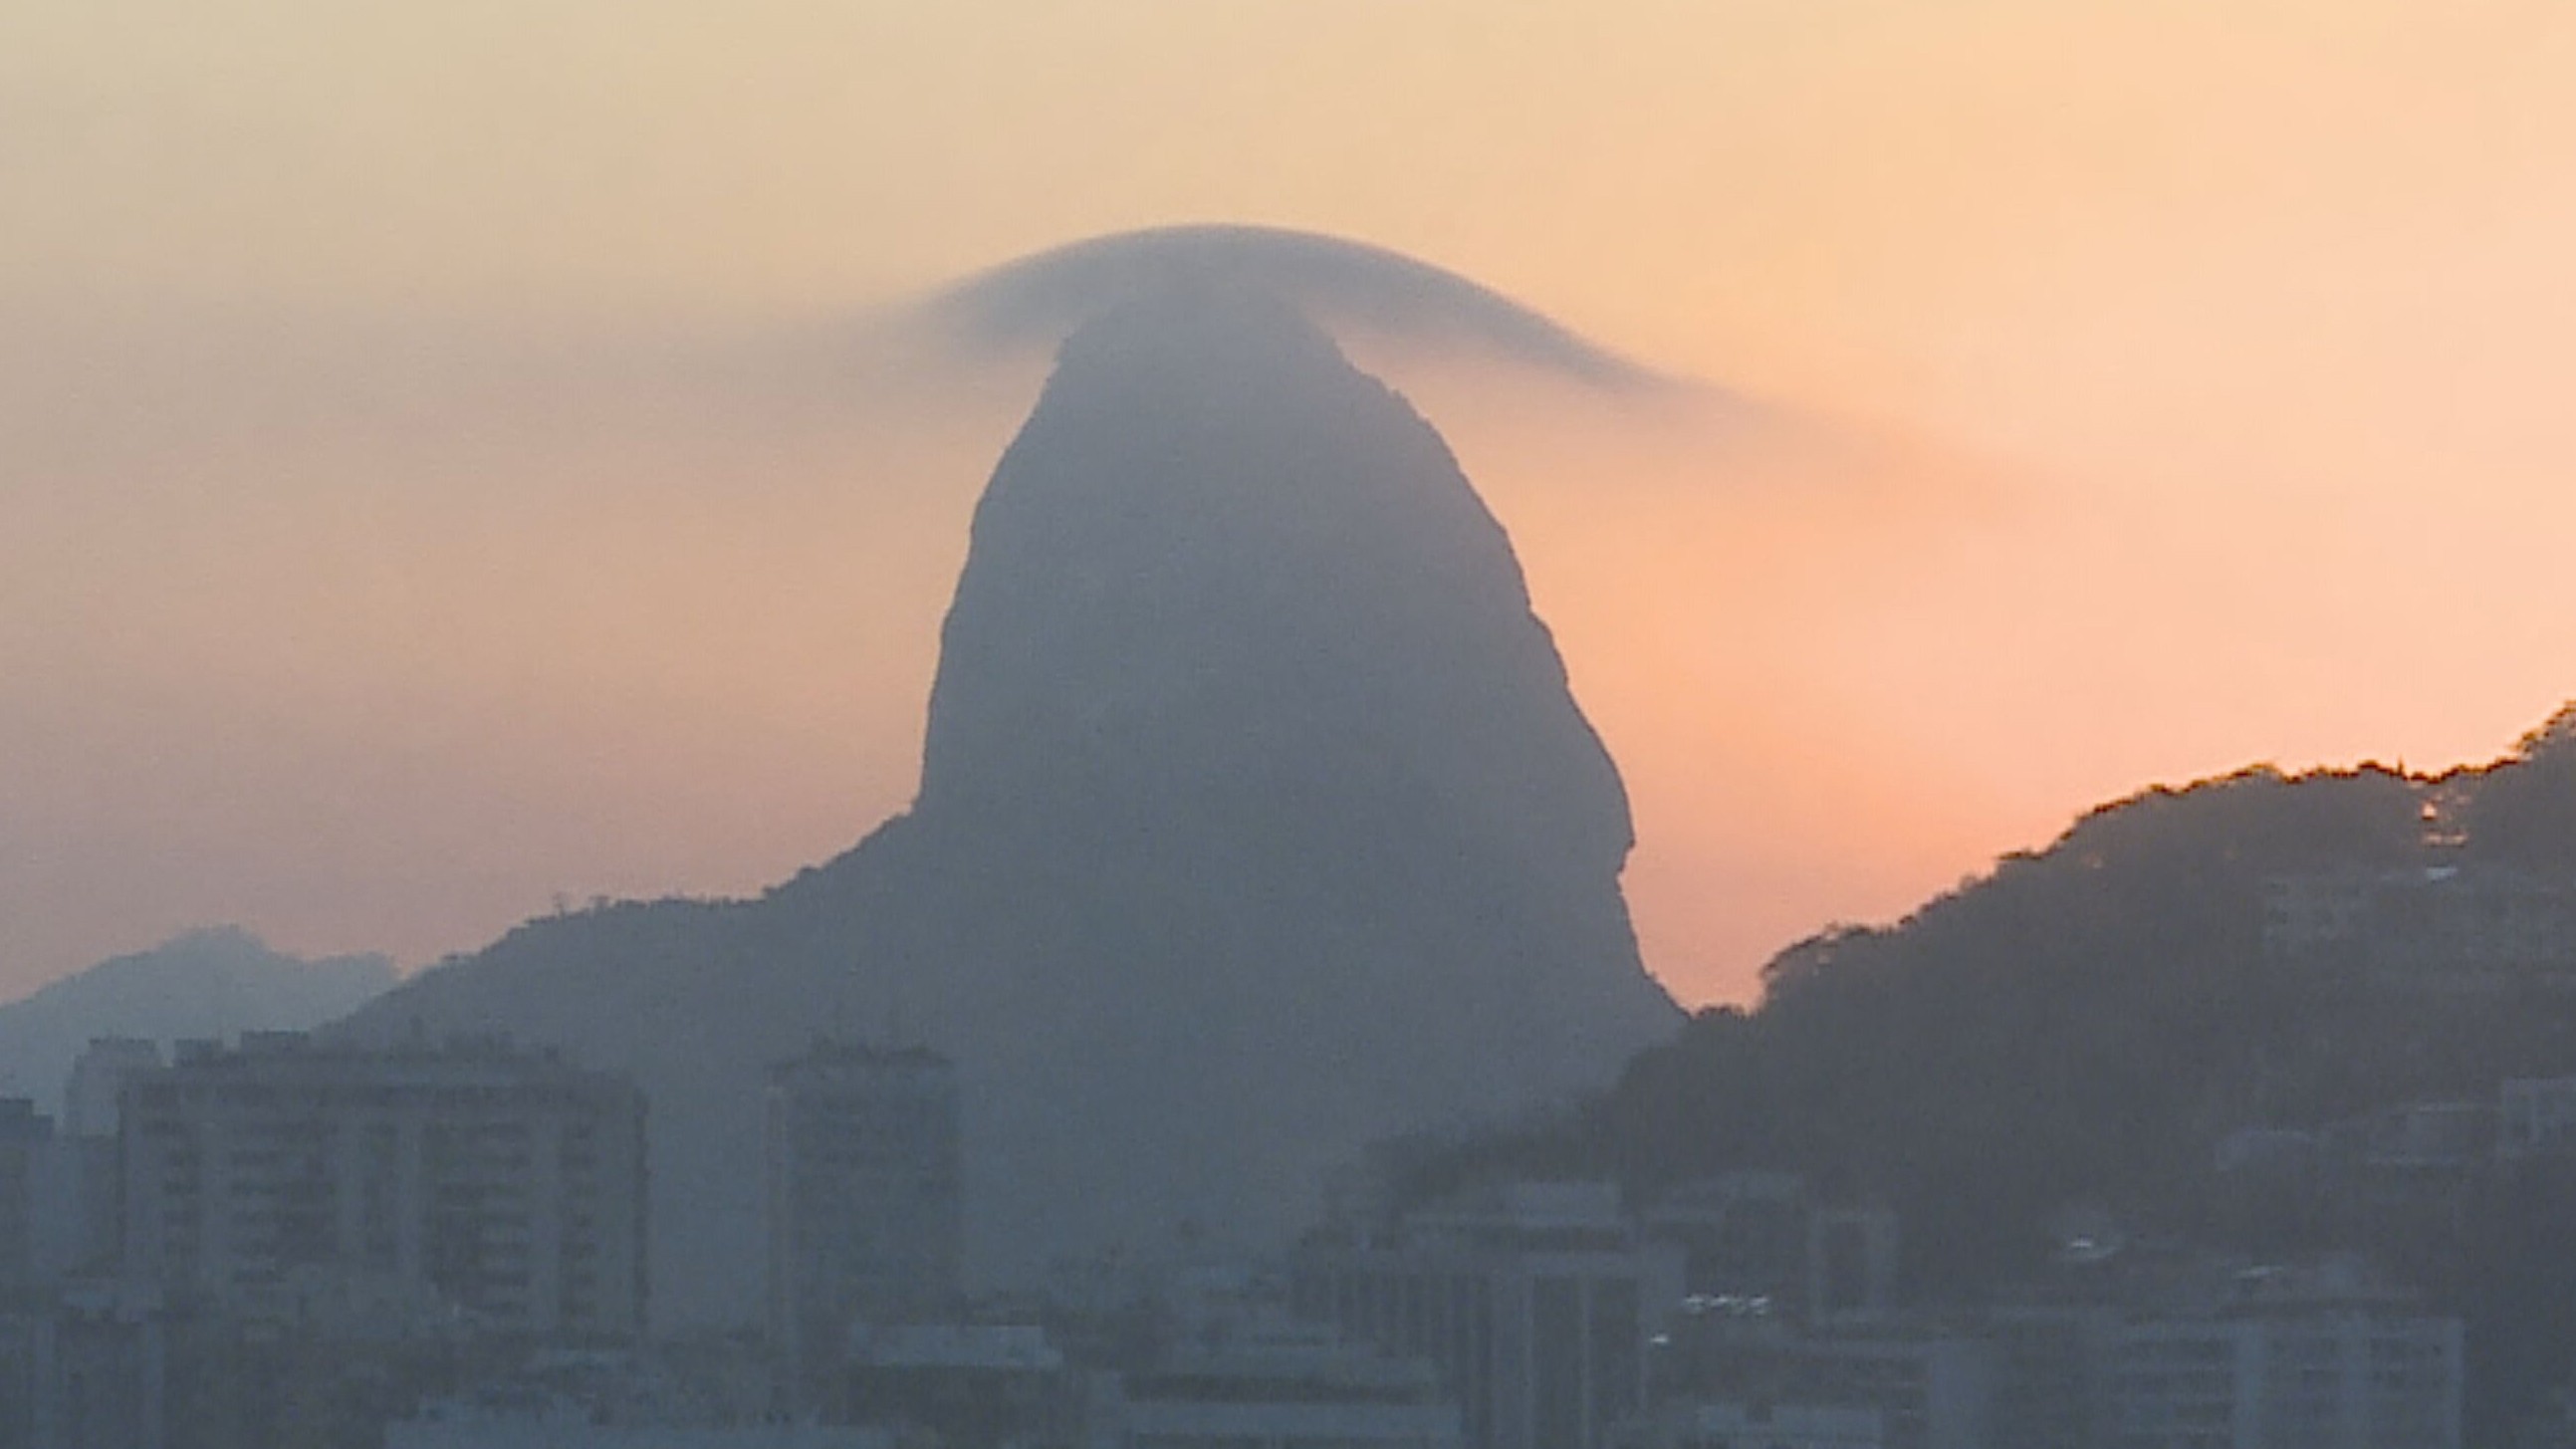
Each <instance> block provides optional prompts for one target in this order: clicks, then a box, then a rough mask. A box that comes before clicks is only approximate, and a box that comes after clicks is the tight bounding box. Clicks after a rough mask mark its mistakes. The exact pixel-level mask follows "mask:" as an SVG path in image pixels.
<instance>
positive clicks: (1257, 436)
mask: <svg viewBox="0 0 2576 1449" xmlns="http://www.w3.org/2000/svg"><path fill="white" fill-rule="evenodd" d="M1630 843H1631V829H1630V822H1629V815H1628V808H1627V800H1626V796H1625V793H1624V792H1623V790H1622V788H1621V786H1620V783H1619V778H1618V774H1617V771H1616V770H1615V768H1614V767H1613V765H1612V763H1611V761H1610V758H1609V756H1608V754H1607V752H1606V751H1605V750H1604V749H1603V747H1602V745H1601V742H1600V740H1599V739H1598V737H1597V736H1596V735H1595V734H1594V732H1593V730H1592V729H1591V727H1590V726H1589V724H1588V723H1586V721H1585V720H1584V718H1583V715H1582V714H1581V712H1580V711H1579V710H1578V709H1577V707H1576V705H1575V703H1574V701H1573V698H1572V696H1571V694H1570V692H1569V690H1568V688H1567V683H1566V676H1565V670H1564V666H1563V663H1562V661H1561V660H1560V659H1559V658H1558V656H1557V653H1556V650H1555V647H1554V644H1553V643H1552V641H1551V639H1550V637H1549V635H1548V633H1547V631H1546V629H1545V627H1544V626H1543V625H1542V624H1541V623H1540V622H1539V621H1538V619H1537V618H1536V617H1535V616H1534V615H1533V613H1532V612H1531V607H1530V601H1529V596H1528V592H1527V589H1526V587H1525V585H1524V583H1523V580H1522V576H1521V573H1520V569H1519V565H1518V564H1517V562H1516V561H1515V560H1514V558H1513V555H1512V551H1511V547H1510V544H1509V541H1508V540H1507V539H1506V537H1505V536H1504V533H1503V530H1502V528H1501V527H1500V525H1499V524H1497V523H1496V521H1495V520H1494V518H1493V516H1492V515H1491V514H1490V513H1489V512H1488V511H1487V510H1486V508H1485V507H1484V505H1483V503H1482V502H1481V501H1480V500H1479V499H1478V498H1477V496H1476V494H1475V492H1474V490H1473V489H1472V488H1471V487H1470V485H1469V484H1468V481H1467V479H1466V477H1465V476H1464V475H1463V474H1462V473H1461V471H1460V470H1459V467H1458V465H1457V463H1456V461H1455V460H1454V459H1453V458H1452V457H1451V455H1450V453H1449V451H1448V449H1447V447H1446V446H1445V444H1444V443H1443V442H1442V441H1441V439H1440V437H1439V435H1438V434H1437V433H1436V432H1434V431H1433V430H1432V428H1431V427H1430V425H1429V424H1427V423H1426V422H1424V421H1423V419H1422V418H1421V417H1420V416H1418V415H1417V414H1416V413H1415V412H1414V411H1413V410H1412V409H1411V408H1410V407H1409V406H1408V405H1407V404H1406V403H1405V402H1404V401H1403V400H1402V399H1401V398H1400V397H1398V396H1397V395H1396V394H1395V393H1394V392H1392V391H1391V390H1389V389H1388V388H1387V387H1386V386H1385V385H1383V384H1382V383H1380V382H1378V381H1377V380H1375V379H1373V378H1371V377H1369V376H1367V375H1366V374H1364V373H1362V372H1360V371H1359V370H1357V369H1356V368H1354V367H1352V366H1351V365H1350V364H1349V363H1348V362H1347V361H1346V360H1345V359H1344V358H1343V356H1342V355H1341V353H1340V351H1339V350H1338V349H1337V348H1336V346H1335V345H1334V343H1333V342H1332V340H1331V339H1330V338H1329V337H1327V336H1326V335H1325V334H1324V333H1323V332H1322V331H1320V330H1319V329H1318V328H1317V327H1316V326H1314V325H1313V324H1312V323H1311V322H1310V321H1309V320H1308V319H1307V318H1306V317H1305V316H1303V315H1302V314H1301V313H1300V312H1298V311H1297V310H1296V309H1295V308H1294V307H1292V306H1290V305H1288V304H1286V303H1284V302H1281V301H1278V300H1275V299H1273V298H1271V297H1269V296H1266V295H1264V294H1262V293H1259V292H1256V291H1249V290H1239V289H1235V288H1230V287H1225V286H1219V285H1205V286H1178V285H1176V286H1174V287H1172V288H1170V289H1167V290H1164V291H1162V292H1158V293H1155V294H1152V295H1147V296H1141V297H1136V298H1132V299H1129V300H1127V301H1125V302H1122V303H1120V304H1119V305H1117V306H1115V307H1113V308H1111V309H1110V310H1108V311H1106V312H1104V313H1103V314H1101V315H1099V316H1097V317H1094V318H1092V319H1091V320H1089V321H1087V322H1086V323H1084V324H1083V325H1082V326H1080V327H1079V328H1078V329H1077V330H1075V331H1074V332H1073V334H1072V335H1071V336H1070V337H1069V338H1068V339H1067V341H1066V342H1065V344H1064V346H1063V349H1062V351H1061V353H1060V355H1059V358H1058V362H1057V366H1056V369H1055V371H1054V374H1053V375H1052V377H1051V378H1050V380H1049V381H1048V383H1047V386H1046V388H1045V390H1044V392H1043V395H1042V396H1041V397H1040V399H1039V401H1038V403H1037V406H1036V409H1035V411H1034V412H1033V413H1032V415H1031V416H1030V417H1029V419H1028V421H1027V422H1026V424H1025V425H1024V427H1023V428H1022V430H1021V432H1020V434H1019V436H1018V437H1017V438H1016V440H1014V441H1013V442H1012V444H1011V445H1010V447H1009V449H1008V451H1007V452H1006V453H1005V454H1004V456H1003V458H1002V460H1001V462H1000V464H999V466H998V467H997V468H996V469H995V471H994V474H993V478H992V481H991V483H990V485H989V487H988V488H987V490H986V492H985V494H984V496H983V498H982V501H981V502H980V504H979V505H978V508H977V511H976V514H975V520H974V526H973V536H972V541H971V546H970V550H969V554H968V558H967V562H966V565H965V569H964V572H963V575H962V577H961V578H960V580H959V584H958V589H957V594H956V598H955V601H954V603H953V605H952V608H951V611H950V613H949V615H948V619H947V623H946V626H945V631H944V634H943V639H942V651H941V658H940V665H939V670H938V676H937V680H936V683H935V685H934V688H933V691H932V696H931V701H930V716H929V728H928V732H927V741H926V746H925V751H924V759H923V767H922V779H921V786H920V790H919V792H918V795H917V798H916V800H915V802H914V804H913V806H912V808H911V809H910V810H909V811H908V812H906V813H905V814H903V815H900V816H898V817H896V818H895V819H893V820H891V821H889V822H887V823H886V824H885V825H883V826H882V827H880V828H879V829H878V830H877V831H876V832H874V833H873V834H872V835H870V836H869V837H868V838H867V839H866V840H865V841H863V842H862V843H861V844H860V845H859V846H858V847H857V848H856V849H854V850H852V851H850V852H848V853H847V854H845V855H843V856H841V857H840V858H838V859H836V860H834V861H832V862H830V863H829V864H827V865H824V866H820V867H817V868H814V869H811V870H808V871H806V872H804V873H802V874H800V875H799V876H797V877H796V878H795V879H793V880H791V881H789V882H787V883H785V884H783V885H781V886H779V887H776V888H775V889H773V890H771V891H770V892H769V893H768V894H766V895H765V896H763V897H762V898H760V899H758V900H756V901H745V902H722V903H699V902H660V903H652V904H626V905H617V906H610V907H604V908H601V909H598V910H594V911H589V912H584V913H581V914H577V915H569V916H562V917H557V918H554V919H549V920H543V921H537V922H532V923H530V924H528V925H526V926H524V927H522V928H520V929H519V930H517V931H515V932H513V933H511V935H509V936H508V937H506V938H504V939H503V940H502V941H500V942H498V943H496V944H495V945H494V946H492V947H491V948H490V949H488V950H486V951H485V952H483V953H482V954H480V955H479V956H477V957H474V958H471V959H466V960H463V961H459V962H457V963H454V964H451V965H448V966H445V967H443V968H440V969H436V970H432V971H429V972H425V973H423V974H422V975H421V976H419V977H418V978H416V979H415V980H413V981H412V982H410V983H408V984H407V985H406V986H405V987H404V988H403V989H401V990H399V991H397V992H395V993H393V994H392V995H390V996H388V997H386V998H384V999H383V1000H381V1001H379V1002H377V1003H375V1004H373V1005H371V1006H370V1007H369V1008H368V1009H367V1010H366V1011H364V1012H362V1013H360V1014H359V1015H358V1016H357V1017H356V1018H354V1019H353V1021H352V1023H351V1028H352V1029H353V1030H357V1031H361V1032H379V1033H390V1032H401V1031H408V1030H413V1029H416V1028H419V1029H428V1030H432V1031H438V1030H448V1029H494V1028H499V1029H507V1030H511V1031H514V1032H516V1033H517V1034H519V1035H521V1036H522V1037H527V1038H535V1039H541V1040H549V1041H554V1042H559V1043H561V1044H563V1045H564V1046H566V1047H568V1048H569V1049H571V1050H572V1051H573V1052H575V1053H576V1054H577V1055H578V1056H579V1057H581V1058H582V1059H583V1060H584V1061H586V1062H588V1063H590V1064H593V1065H600V1066H609V1067H618V1068H625V1069H628V1070H632V1071H634V1072H635V1073H636V1074H637V1075H638V1076H639V1078H640V1079H641V1081H642V1082H643V1084H644V1087H645V1089H646V1091H647V1093H648V1094H649V1096H650V1098H651V1102H652V1120H653V1128H652V1133H653V1136H652V1144H651V1148H652V1154H653V1172H654V1182H655V1189H654V1191H655V1202H654V1205H653V1222H654V1231H655V1275H656V1276H655V1293H656V1297H657V1300H659V1303H660V1306H661V1308H662V1310H664V1311H663V1312H661V1313H660V1314H658V1315H657V1316H660V1317H663V1318H665V1319H666V1320H705V1319H711V1318H742V1317H748V1316H749V1312H750V1304H751V1302H752V1301H753V1297H754V1295H756V1294H757V1292H758V1290H759V1286H760V1284H759V1277H760V1268H759V1265H760V1262H761V1255H760V1252H759V1236H758V1234H759V1222H760V1201H759V1180H760V1173H759V1154H760V1145H759V1144H760V1134H759V1131H758V1124H759V1107H758V1102H759V1085H760V1080H761V1070H762V1067H763V1066H764V1064H765V1063H767V1062H769V1061H771V1060H774V1059H777V1058H780V1057H783V1056H786V1055H789V1054H792V1053H793V1052H795V1051H797V1050H799V1049H801V1048H802V1047H803V1046H804V1045H805V1044H806V1042H807V1040H808V1039H809V1037H810V1036H812V1035H814V1034H816V1033H818V1032H835V1031H837V1032H840V1033H843V1034H855V1035H869V1036H882V1035H889V1034H890V1035H894V1036H898V1037H901V1038H903V1039H905V1040H907V1041H917V1042H920V1043H923V1044H927V1045H931V1046H934V1047H937V1048H939V1049H941V1050H943V1051H945V1052H947V1053H948V1054H949V1055H951V1056H952V1057H954V1058H955V1060H956V1061H957V1064H958V1068H959V1073H960V1078H961V1082H962V1084H963V1088H964V1093H965V1130H966V1134H967V1192H968V1198H969V1220H968V1245H969V1256H970V1260H971V1261H972V1263H973V1264H974V1266H975V1268H976V1270H977V1276H978V1277H980V1278H982V1279H984V1280H985V1281H994V1280H997V1279H1010V1278H1019V1277H1023V1276H1024V1275H1025V1274H1027V1273H1028V1272H1029V1271H1031V1270H1033V1269H1035V1268H1036V1267H1038V1266H1040V1265H1041V1264H1043V1263H1044V1262H1046V1261H1047V1260H1049V1259H1052V1258H1055V1257H1059V1256H1062V1255H1067V1254H1076V1253H1087V1252H1091V1251H1095V1250H1099V1249H1103V1248H1107V1247H1111V1246H1125V1247H1127V1248H1130V1249H1142V1250H1151V1249H1152V1248H1153V1247H1154V1246H1155V1245H1156V1244H1158V1243H1161V1242H1165V1241H1168V1240H1169V1238H1170V1235H1172V1234H1174V1233H1175V1232H1181V1231H1200V1232H1204V1233H1207V1234H1211V1235H1215V1236H1218V1237H1220V1238H1227V1239H1234V1240H1240V1241H1259V1240H1261V1239H1263V1238H1265V1237H1270V1236H1275V1235H1277V1234H1280V1233H1283V1232H1285V1231H1288V1230H1290V1229H1292V1228H1293V1227H1294V1226H1296V1225H1297V1224H1299V1223H1300V1222H1302V1221H1304V1220H1305V1219H1306V1217H1307V1216H1308V1214H1309V1212H1310V1211H1311V1208H1312V1206H1313V1203H1314V1195H1315V1190H1316V1187H1317V1184H1318V1180H1319V1178H1320V1176H1321V1175H1322V1173H1323V1172H1324V1171H1325V1170H1326V1169H1327V1168H1329V1167H1331V1166H1333V1165H1335V1164H1337V1163H1338V1162H1341V1161H1343V1160H1345V1159H1347V1158H1348V1157H1349V1156H1350V1155H1351V1154H1352V1153H1353V1152H1354V1151H1355V1150H1356V1149H1358V1148H1359V1147H1361V1146H1362V1145H1363V1144H1365V1143H1367V1142H1369V1141H1370V1140H1372V1139H1375V1138H1378V1137H1381V1136H1385V1135H1389V1134H1393V1133H1398V1132H1402V1131H1407V1130H1410V1129H1414V1128H1418V1127H1422V1126H1425V1125H1431V1124H1439V1123H1443V1122H1456V1121H1459V1120H1462V1119H1470V1118H1473V1119H1484V1120H1494V1119H1499V1118H1507V1117H1509V1116H1511V1115H1512V1114H1515V1113H1517V1112H1520V1111H1522V1110H1524V1109H1526V1108H1528V1107H1530V1106H1532V1105H1533V1104H1537V1103H1542V1102H1546V1101H1549V1100H1552V1099H1555V1098H1558V1097H1561V1096H1563V1095H1565V1094H1569V1093H1572V1092H1575V1091H1579V1090H1581V1089H1584V1088H1587V1087H1596V1086H1599V1085H1601V1084H1603V1083H1605V1082H1606V1081H1607V1080H1608V1079H1609V1078H1610V1077H1611V1076H1612V1075H1614V1074H1615V1072H1616V1071H1617V1069H1618V1067H1619V1065H1620V1064H1621V1063H1622V1062H1623V1061H1625V1060H1626V1059H1627V1057H1628V1056H1629V1055H1630V1054H1631V1053H1633V1052H1634V1051H1635V1050H1636V1049H1638V1048H1640V1047H1642V1046H1644V1045H1646V1044H1647V1043H1649V1042H1650V1041H1653V1040H1655V1039H1656V1038H1658V1037H1659V1036H1661V1035H1662V1034H1664V1033H1665V1032H1667V1031H1668V1030H1669V1029H1671V1028H1672V1027H1674V1026H1675V1025H1677V1024H1678V1023H1679V1021H1680V1015H1679V1013H1678V1012H1677V1011H1676V1009H1675V1008H1674V1006H1673V1004H1672V1002H1671V1000H1670V999H1669V998H1668V997H1667V996H1666V995H1665V994H1664V992H1663V991H1662V990H1661V988H1659V987H1658V986H1657V985H1655V983H1654V982H1653V981H1652V979H1651V978H1649V977H1648V976H1647V975H1646V973H1645V971H1644V969H1643V967H1642V965H1641V963H1640V961H1639V959H1638V954H1637V948H1636V943H1635V938H1634V936H1633V934H1632V932H1631V930H1630V927H1629V922H1628V916H1627V910H1626V906H1625V904H1624V902H1623V901H1622V899H1621V896H1620V893H1619V888H1618V875H1619V871H1620V869H1621V866H1622V864H1623V862H1624V860H1625V858H1626V855H1627V852H1628V850H1629V847H1630Z"/></svg>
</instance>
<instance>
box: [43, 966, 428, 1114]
mask: <svg viewBox="0 0 2576 1449" xmlns="http://www.w3.org/2000/svg"><path fill="white" fill-rule="evenodd" d="M393 984H394V963H393V962H392V961H391V960H390V959H388V958H386V957H383V956H332V957H326V958H323V959H320V960H305V959H303V958H300V957H296V956H290V955H286V954H283V953H281V952H277V951H272V950H270V949H269V948H268V947H267V946H266V945H265V944H263V943H262V942H261V941H260V939H259V938H258V937H256V936H253V935H251V934H250V933H249V932H247V931H244V930H242V929H240V928H239V927H236V926H215V927H209V928H207V929H203V930H197V931H190V932H188V933H186V934H185V935H181V936H177V937H174V938H172V939H171V940H168V941H165V942H163V943H162V944H160V945H158V946H155V947H153V948H152V949H151V950H149V951H138V952H136V953H134V954H133V955H130V956H118V957H114V958H112V959H109V960H106V961H101V962H99V963H98V964H97V965H95V966H91V967H88V968H86V969H84V970H81V971H76V972H74V973H72V974H71V975H69V976H66V977H64V978H63V979H61V980H59V981H55V982H52V983H50V984H48V985H47V986H45V987H43V988H42V989H40V990H38V991H35V992H33V993H31V994H29V995H27V996H25V997H22V998H21V999H19V1000H16V1001H12V1002H9V1003H8V1004H6V1005H0V1064H5V1065H0V1095H5V1096H21V1097H29V1098H33V1099H34V1100H35V1102H36V1105H37V1107H38V1108H39V1109H40V1110H42V1111H46V1112H52V1111H55V1110H57V1109H58V1108H59V1107H60V1105H61V1097H62V1088H63V1078H64V1077H65V1075H66V1074H68V1073H69V1072H70V1071H71V1066H72V1062H73V1061H74V1060H75V1059H76V1058H78V1057H79V1056H80V1054H81V1051H82V1050H83V1049H84V1048H86V1047H87V1046H88V1045H89V1043H90V1039H91V1038H93V1037H102V1036H132V1037H144V1038H148V1039H150V1040H152V1041H155V1042H158V1043H160V1044H161V1046H162V1048H163V1049H164V1050H165V1051H166V1050H167V1049H168V1048H169V1046H170V1044H171V1043H172V1042H174V1041H177V1040H180V1039H182V1038H187V1037H230V1036H234V1035H236V1034H238V1033H241V1032H244V1031H261V1030H279V1031H301V1030H303V1029H305V1028H307V1027H312V1026H318V1025H320V1024H322V1023H324V1022H327V1021H331V1020H333V1019H335V1018H338V1017H341V1016H345V1015H347V1014H348V1013H349V1012H351V1011H354V1010H356V1009H357V1008H358V1006H359V1005H360V1004H361V1003H363V1002H365V1001H366V1000H367V999H368V998H370V997H372V996H375V995H376V994H377V993H379V992H382V991H384V990H386V989H387V988H389V987H391V986H392V985H393Z"/></svg>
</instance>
